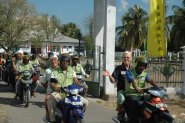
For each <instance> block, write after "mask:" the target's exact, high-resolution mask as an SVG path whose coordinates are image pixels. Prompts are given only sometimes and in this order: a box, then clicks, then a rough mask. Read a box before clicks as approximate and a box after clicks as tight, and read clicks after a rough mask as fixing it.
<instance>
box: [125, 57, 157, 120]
mask: <svg viewBox="0 0 185 123" xmlns="http://www.w3.org/2000/svg"><path fill="white" fill-rule="evenodd" d="M135 62H136V67H135V68H134V69H132V70H130V71H129V72H127V74H126V79H127V82H126V88H125V94H126V102H127V104H128V114H127V115H128V116H129V117H130V120H131V122H134V121H135V120H136V116H137V111H138V101H139V100H141V99H142V95H141V92H142V89H144V88H145V84H146V82H147V83H150V84H151V85H152V86H154V87H158V85H157V84H156V83H155V82H154V81H153V80H152V79H151V78H150V76H149V74H148V73H147V72H146V71H145V70H146V68H147V65H148V60H147V58H146V57H144V56H138V57H137V58H136V59H135Z"/></svg>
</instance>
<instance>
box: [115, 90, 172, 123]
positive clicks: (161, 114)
mask: <svg viewBox="0 0 185 123" xmlns="http://www.w3.org/2000/svg"><path fill="white" fill-rule="evenodd" d="M165 91H166V90H165V89H164V88H162V87H159V88H158V87H150V88H146V89H143V95H142V99H141V100H139V101H138V102H137V103H138V106H139V108H138V109H137V110H136V111H137V112H138V113H137V116H135V118H136V119H135V120H134V123H135V122H136V123H173V122H174V119H173V117H172V116H171V115H170V112H169V111H168V109H167V105H166V103H165V101H164V100H163V98H164V94H165ZM146 94H148V96H146ZM128 105H129V104H128V103H127V99H126V101H125V103H124V107H125V110H126V114H128V110H129V109H128V108H127V106H128ZM123 116H124V115H123ZM127 116H128V117H127V118H128V119H127V120H125V121H123V122H122V121H121V122H120V121H119V120H118V119H116V118H115V117H113V121H115V122H116V123H131V121H132V118H130V117H129V115H127ZM132 123H133V122H132Z"/></svg>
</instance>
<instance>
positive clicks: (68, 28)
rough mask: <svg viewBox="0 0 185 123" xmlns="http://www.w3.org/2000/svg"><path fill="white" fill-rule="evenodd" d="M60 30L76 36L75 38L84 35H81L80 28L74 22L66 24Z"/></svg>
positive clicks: (65, 33) (69, 35) (72, 36)
mask: <svg viewBox="0 0 185 123" xmlns="http://www.w3.org/2000/svg"><path fill="white" fill-rule="evenodd" d="M60 32H61V33H62V34H63V35H65V36H68V37H71V38H74V39H79V36H80V37H82V36H81V35H79V34H81V32H80V30H79V28H78V27H77V26H76V24H74V23H68V24H64V25H63V26H62V27H61V28H60Z"/></svg>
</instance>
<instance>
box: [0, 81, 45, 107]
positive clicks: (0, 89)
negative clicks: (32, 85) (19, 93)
mask: <svg viewBox="0 0 185 123" xmlns="http://www.w3.org/2000/svg"><path fill="white" fill-rule="evenodd" d="M37 93H40V94H44V93H45V89H44V88H43V87H42V86H40V85H39V87H38V88H37ZM32 98H34V97H32ZM32 98H31V100H30V104H31V105H36V106H38V107H40V108H44V102H36V101H33V100H32ZM0 104H3V105H10V106H14V107H20V108H21V107H22V108H24V102H22V101H21V100H19V99H14V92H13V89H12V87H11V86H9V85H8V84H7V83H5V82H2V81H0Z"/></svg>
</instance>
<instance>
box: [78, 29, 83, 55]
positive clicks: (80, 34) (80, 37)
mask: <svg viewBox="0 0 185 123" xmlns="http://www.w3.org/2000/svg"><path fill="white" fill-rule="evenodd" d="M81 39H82V33H81V32H80V30H79V29H78V41H79V42H78V56H79V57H80V51H81V42H80V41H81Z"/></svg>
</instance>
